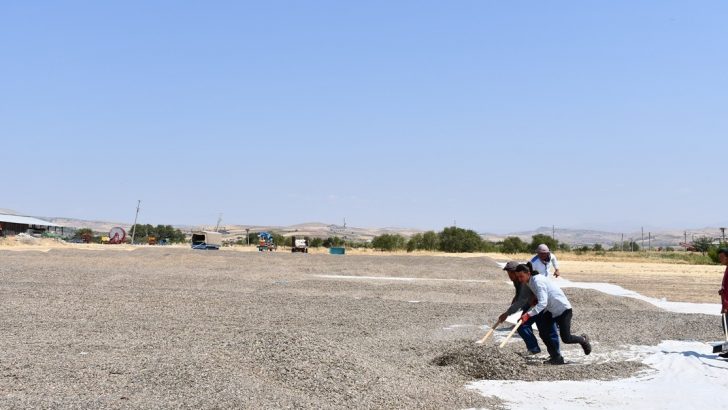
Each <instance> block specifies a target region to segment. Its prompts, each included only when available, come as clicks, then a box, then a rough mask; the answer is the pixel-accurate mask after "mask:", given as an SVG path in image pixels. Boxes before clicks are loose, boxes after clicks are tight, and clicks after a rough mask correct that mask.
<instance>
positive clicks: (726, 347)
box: [713, 342, 728, 353]
mask: <svg viewBox="0 0 728 410" xmlns="http://www.w3.org/2000/svg"><path fill="white" fill-rule="evenodd" d="M724 352H728V342H725V343H721V344H719V345H715V346H713V353H724Z"/></svg>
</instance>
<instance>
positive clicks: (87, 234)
mask: <svg viewBox="0 0 728 410" xmlns="http://www.w3.org/2000/svg"><path fill="white" fill-rule="evenodd" d="M93 236H94V231H93V230H91V229H89V228H81V229H78V230H76V232H75V233H74V234H73V237H74V238H75V239H84V238H91V237H93Z"/></svg>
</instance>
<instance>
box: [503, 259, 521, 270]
mask: <svg viewBox="0 0 728 410" xmlns="http://www.w3.org/2000/svg"><path fill="white" fill-rule="evenodd" d="M517 266H518V262H516V261H510V262H508V263H506V266H504V267H503V270H509V271H514V270H516V267H517Z"/></svg>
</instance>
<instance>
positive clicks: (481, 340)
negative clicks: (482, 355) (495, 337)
mask: <svg viewBox="0 0 728 410" xmlns="http://www.w3.org/2000/svg"><path fill="white" fill-rule="evenodd" d="M501 323H502V322H501V321H500V320H499V321H497V322H495V324H494V325H493V327H491V328H490V330H489V331H488V333H486V334H485V336H483V338H482V339H480V340H478V341H477V342H475V343H478V344H481V343H485V341H486V340H488V338H489V337H490V335H492V334H493V332H495V328H496V327H498V325H500V324H501Z"/></svg>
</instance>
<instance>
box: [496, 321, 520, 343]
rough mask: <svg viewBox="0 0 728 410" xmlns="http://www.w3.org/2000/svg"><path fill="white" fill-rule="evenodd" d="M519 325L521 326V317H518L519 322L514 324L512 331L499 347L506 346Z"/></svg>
mask: <svg viewBox="0 0 728 410" xmlns="http://www.w3.org/2000/svg"><path fill="white" fill-rule="evenodd" d="M519 327H521V319H518V322H516V325H515V326H513V330H511V333H508V336H506V339H505V340H504V341H503V343H501V344H500V346H498V348H499V349H500V348H501V347H503V346H505V345H506V343H508V341H509V340H511V337H512V336H513V334H514V333H516V330H518V328H519Z"/></svg>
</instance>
